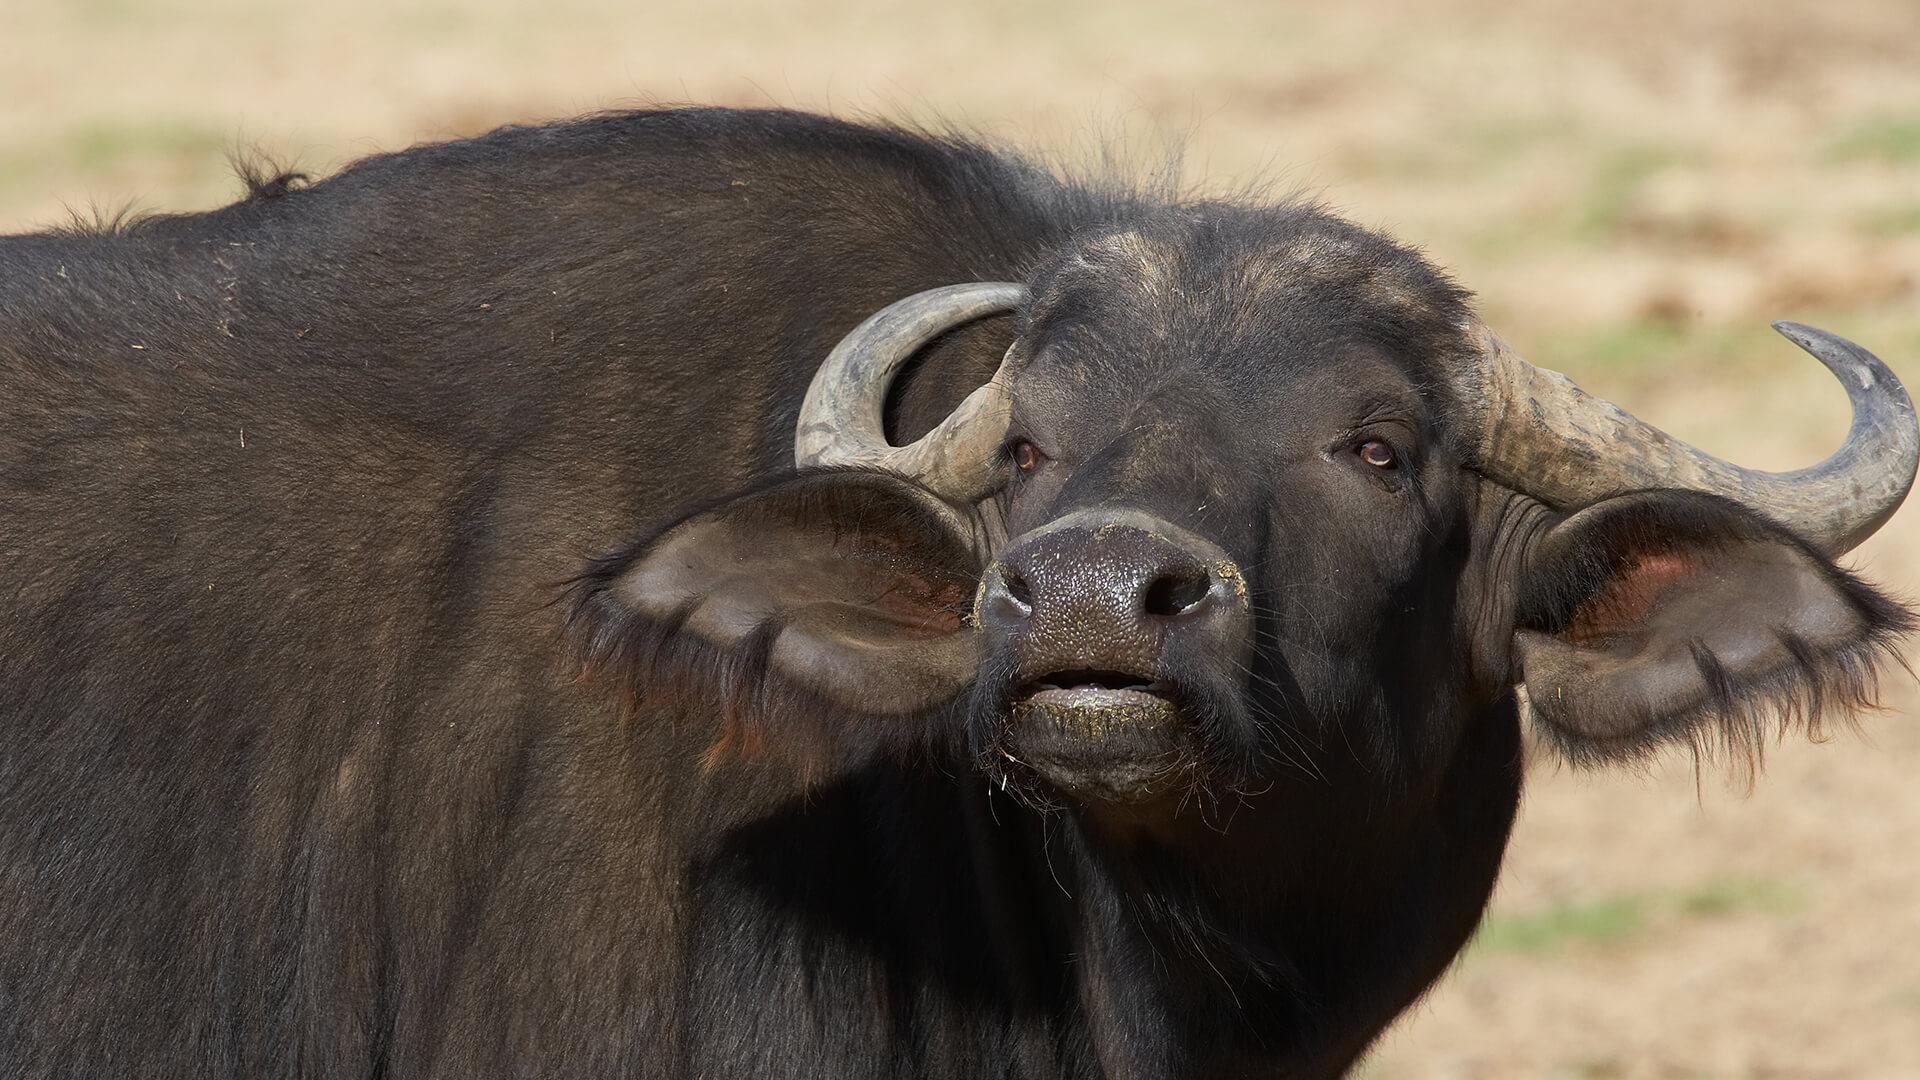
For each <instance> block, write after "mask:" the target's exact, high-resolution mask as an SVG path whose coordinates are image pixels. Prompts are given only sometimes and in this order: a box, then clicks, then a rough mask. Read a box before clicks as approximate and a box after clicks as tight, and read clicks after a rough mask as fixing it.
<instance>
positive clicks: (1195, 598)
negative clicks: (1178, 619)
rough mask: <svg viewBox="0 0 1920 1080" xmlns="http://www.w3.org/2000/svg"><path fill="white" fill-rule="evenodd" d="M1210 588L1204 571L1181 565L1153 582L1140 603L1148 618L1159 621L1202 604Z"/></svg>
mask: <svg viewBox="0 0 1920 1080" xmlns="http://www.w3.org/2000/svg"><path fill="white" fill-rule="evenodd" d="M1212 586H1213V582H1212V581H1211V580H1209V579H1208V577H1207V574H1206V571H1204V570H1202V569H1200V568H1199V567H1197V566H1183V567H1180V568H1178V569H1175V570H1170V571H1168V572H1166V573H1163V574H1161V575H1160V576H1159V577H1157V578H1155V579H1153V581H1152V583H1151V584H1149V585H1148V586H1147V591H1146V595H1145V596H1144V597H1143V602H1144V604H1145V606H1146V609H1147V614H1149V615H1158V616H1161V617H1163V618H1165V617H1170V616H1174V615H1184V614H1186V613H1187V612H1189V611H1192V610H1193V609H1194V608H1196V607H1199V606H1200V605H1201V604H1202V603H1204V602H1205V601H1206V599H1207V592H1208V590H1209V589H1211V588H1212Z"/></svg>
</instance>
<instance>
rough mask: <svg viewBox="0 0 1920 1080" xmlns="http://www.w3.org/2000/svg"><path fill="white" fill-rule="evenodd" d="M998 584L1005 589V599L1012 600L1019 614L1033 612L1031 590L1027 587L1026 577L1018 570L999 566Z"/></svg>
mask: <svg viewBox="0 0 1920 1080" xmlns="http://www.w3.org/2000/svg"><path fill="white" fill-rule="evenodd" d="M1000 584H1001V586H1002V587H1003V588H1004V589H1005V590H1006V596H1007V599H1009V600H1011V601H1013V604H1014V607H1015V608H1016V609H1017V610H1018V611H1019V613H1020V615H1022V616H1023V617H1024V616H1027V615H1031V614H1033V590H1032V589H1030V588H1028V587H1027V579H1026V578H1024V577H1021V576H1020V572H1019V571H1018V570H1012V569H1009V568H1007V567H1004V566H1003V567H1001V568H1000Z"/></svg>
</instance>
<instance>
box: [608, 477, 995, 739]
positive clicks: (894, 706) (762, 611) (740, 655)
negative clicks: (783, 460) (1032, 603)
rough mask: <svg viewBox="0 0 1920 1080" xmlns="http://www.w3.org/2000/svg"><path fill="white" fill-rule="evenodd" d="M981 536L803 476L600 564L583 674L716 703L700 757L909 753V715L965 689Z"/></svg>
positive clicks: (904, 499)
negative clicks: (879, 746)
mask: <svg viewBox="0 0 1920 1080" xmlns="http://www.w3.org/2000/svg"><path fill="white" fill-rule="evenodd" d="M983 535H984V534H983V533H982V532H981V530H980V528H979V526H978V521H977V519H976V518H975V517H974V515H973V513H972V511H971V510H969V509H965V508H957V507H954V506H952V505H950V504H948V503H946V502H944V501H943V500H941V499H939V498H938V497H937V496H935V495H933V494H931V493H929V492H928V491H926V490H925V489H924V488H921V487H918V486H916V485H914V484H911V483H909V482H907V481H904V480H901V479H899V478H897V477H894V476H891V475H889V474H885V473H877V472H853V471H835V472H821V473H811V474H805V475H802V476H799V477H797V478H793V479H789V480H786V481H783V482H780V483H778V484H775V485H773V486H771V487H768V488H764V489H761V490H758V491H753V492H750V493H748V494H745V495H741V496H738V497H735V498H733V499H731V500H729V501H727V502H724V503H722V504H720V505H718V506H714V507H712V508H710V509H707V510H704V511H701V512H698V513H695V514H693V515H691V516H689V517H687V518H685V519H683V520H681V521H680V522H678V523H676V524H674V525H672V526H670V527H668V528H667V529H666V530H665V531H663V532H661V533H660V534H658V535H656V536H654V537H652V538H650V539H647V540H645V541H642V542H641V543H639V544H637V545H635V546H633V547H631V548H629V549H627V550H626V551H624V552H622V553H620V554H618V555H615V556H612V557H610V558H607V559H603V560H600V561H599V562H598V563H596V564H595V565H594V566H593V567H592V568H591V569H590V570H589V571H588V572H587V573H586V574H585V575H583V576H582V577H581V578H580V579H579V580H578V581H577V582H576V583H575V585H574V588H573V600H574V607H573V618H572V622H573V624H574V627H575V629H576V632H577V633H578V634H579V635H580V637H579V640H580V642H581V646H582V653H583V659H584V660H585V663H586V666H587V669H588V670H589V671H590V672H597V671H604V670H607V669H615V670H618V671H619V672H620V673H621V675H623V676H624V677H625V678H626V679H627V680H628V681H629V683H630V684H631V685H632V687H633V688H634V691H635V692H636V693H639V692H642V691H644V690H646V689H648V688H660V689H671V692H674V693H677V694H682V695H691V696H692V697H693V698H694V699H696V700H703V701H711V702H713V704H714V706H715V711H716V712H718V713H720V714H721V719H722V721H723V729H722V732H721V735H720V739H719V741H718V742H717V743H716V744H715V747H714V752H713V753H712V754H711V755H710V757H709V760H710V762H715V761H718V760H721V759H722V758H724V757H726V756H729V755H731V754H735V753H738V754H743V755H747V756H756V757H757V756H760V755H762V754H765V753H768V752H771V753H773V754H775V755H785V756H791V755H793V754H799V755H802V756H813V757H818V756H819V755H821V754H823V753H825V752H828V751H830V750H832V749H834V748H835V747H836V746H837V745H838V744H840V743H842V742H844V741H845V740H846V739H848V738H856V737H860V736H861V735H864V736H866V737H867V739H868V741H880V742H886V743H891V744H893V745H894V746H895V747H896V748H897V747H899V746H901V745H905V744H915V743H924V742H926V741H929V740H930V739H933V738H937V737H939V734H940V733H938V732H932V731H922V730H917V729H916V727H915V725H913V724H910V723H906V722H905V720H906V718H909V717H912V716H914V715H915V714H921V713H925V712H927V711H928V710H934V709H937V708H939V707H940V706H942V705H944V704H946V703H948V702H950V701H953V700H954V699H956V698H957V697H958V696H959V695H960V694H961V692H962V691H964V690H965V689H966V688H967V687H968V686H969V685H970V684H971V682H972V680H973V671H974V663H975V648H976V646H975V641H974V633H973V625H972V623H971V622H970V621H969V615H970V613H971V610H972V605H973V597H974V591H975V589H976V587H977V583H978V581H979V577H980V572H981V569H982V567H983V565H984V563H985V555H984V540H983V539H982V537H983ZM903 728H904V730H902V729H903Z"/></svg>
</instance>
